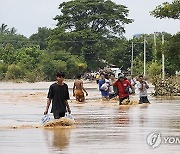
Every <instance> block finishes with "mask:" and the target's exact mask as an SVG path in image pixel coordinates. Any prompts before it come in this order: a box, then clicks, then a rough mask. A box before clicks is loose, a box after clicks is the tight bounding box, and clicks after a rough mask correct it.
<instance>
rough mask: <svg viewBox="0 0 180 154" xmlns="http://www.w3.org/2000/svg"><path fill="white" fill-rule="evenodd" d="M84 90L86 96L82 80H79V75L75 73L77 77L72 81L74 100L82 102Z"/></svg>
mask: <svg viewBox="0 0 180 154" xmlns="http://www.w3.org/2000/svg"><path fill="white" fill-rule="evenodd" d="M84 92H85V93H86V96H88V93H87V91H86V90H85V89H84V86H83V81H82V80H81V75H80V74H79V75H77V79H76V80H75V81H74V86H73V96H74V97H76V101H79V102H84V101H85V97H84Z"/></svg>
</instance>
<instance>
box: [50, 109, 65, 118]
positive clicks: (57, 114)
mask: <svg viewBox="0 0 180 154" xmlns="http://www.w3.org/2000/svg"><path fill="white" fill-rule="evenodd" d="M53 116H54V119H60V118H61V117H64V116H65V112H62V113H60V112H59V111H58V110H55V111H54V112H53Z"/></svg>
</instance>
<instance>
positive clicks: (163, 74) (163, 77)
mask: <svg viewBox="0 0 180 154" xmlns="http://www.w3.org/2000/svg"><path fill="white" fill-rule="evenodd" d="M164 79H165V67H164V34H162V80H163V81H164Z"/></svg>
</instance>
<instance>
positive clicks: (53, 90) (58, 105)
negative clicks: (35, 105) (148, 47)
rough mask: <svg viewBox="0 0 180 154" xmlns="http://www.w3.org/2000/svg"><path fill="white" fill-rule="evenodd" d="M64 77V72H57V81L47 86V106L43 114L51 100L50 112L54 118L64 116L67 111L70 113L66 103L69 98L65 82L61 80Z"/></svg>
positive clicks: (45, 112)
mask: <svg viewBox="0 0 180 154" xmlns="http://www.w3.org/2000/svg"><path fill="white" fill-rule="evenodd" d="M64 78H65V73H64V72H57V74H56V80H57V82H55V83H53V84H52V85H51V86H50V87H49V92H48V96H47V98H48V99H47V106H46V109H45V111H44V114H45V115H46V114H47V113H48V109H49V106H50V104H51V102H52V108H51V113H53V116H54V119H59V118H61V117H64V116H65V113H66V112H67V111H68V112H69V114H70V113H71V110H70V107H69V104H68V100H69V99H70V97H69V90H68V86H67V84H66V83H64V82H63V81H64Z"/></svg>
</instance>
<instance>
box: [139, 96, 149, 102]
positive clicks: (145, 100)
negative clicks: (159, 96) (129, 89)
mask: <svg viewBox="0 0 180 154" xmlns="http://www.w3.org/2000/svg"><path fill="white" fill-rule="evenodd" d="M142 103H149V100H148V98H147V96H141V97H140V99H139V104H142Z"/></svg>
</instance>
